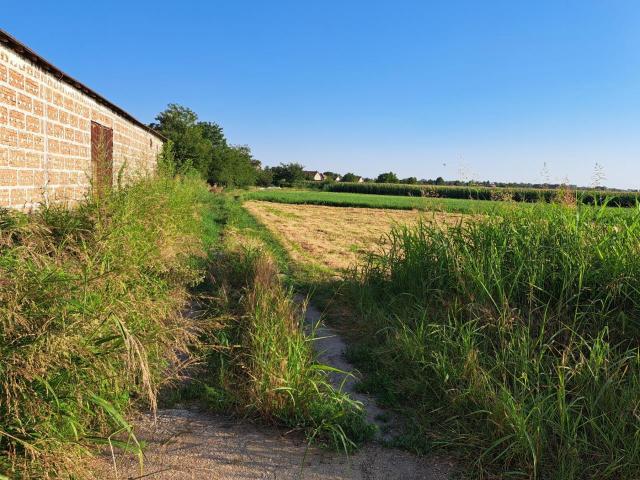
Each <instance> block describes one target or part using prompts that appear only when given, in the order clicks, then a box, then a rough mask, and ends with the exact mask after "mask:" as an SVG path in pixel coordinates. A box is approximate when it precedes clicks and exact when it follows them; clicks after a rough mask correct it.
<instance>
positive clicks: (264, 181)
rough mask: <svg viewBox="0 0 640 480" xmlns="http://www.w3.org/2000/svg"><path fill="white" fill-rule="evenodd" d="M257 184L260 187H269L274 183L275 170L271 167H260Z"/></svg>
mask: <svg viewBox="0 0 640 480" xmlns="http://www.w3.org/2000/svg"><path fill="white" fill-rule="evenodd" d="M256 185H258V186H259V187H268V186H269V185H273V171H272V170H271V169H270V168H269V167H265V168H261V169H258V178H257V179H256Z"/></svg>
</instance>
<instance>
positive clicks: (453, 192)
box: [323, 182, 638, 208]
mask: <svg viewBox="0 0 640 480" xmlns="http://www.w3.org/2000/svg"><path fill="white" fill-rule="evenodd" d="M323 188H324V190H327V191H330V192H349V193H369V194H375V195H400V196H402V195H406V196H410V197H437V198H459V199H463V200H465V199H474V200H491V201H493V200H506V199H508V200H511V201H515V202H528V203H538V202H547V203H550V202H553V201H554V200H555V199H557V198H558V197H564V196H565V195H567V194H571V195H573V196H574V198H575V199H576V201H577V202H578V203H582V204H585V205H594V204H597V205H602V204H604V203H605V202H608V204H609V205H610V206H616V207H623V208H624V207H635V206H636V205H637V203H638V192H622V191H611V190H572V191H569V190H565V189H553V188H505V187H483V186H446V185H407V184H399V183H349V182H340V183H336V182H334V183H328V184H326V185H324V186H323Z"/></svg>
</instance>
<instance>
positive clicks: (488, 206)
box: [243, 189, 526, 214]
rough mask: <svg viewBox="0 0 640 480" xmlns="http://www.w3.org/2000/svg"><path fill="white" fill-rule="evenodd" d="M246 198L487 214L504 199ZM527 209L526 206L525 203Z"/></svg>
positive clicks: (279, 194) (295, 194) (257, 194)
mask: <svg viewBox="0 0 640 480" xmlns="http://www.w3.org/2000/svg"><path fill="white" fill-rule="evenodd" d="M243 198H245V199H247V200H262V201H267V202H276V203H291V204H302V205H324V206H335V207H359V208H378V209H381V208H382V209H393V210H423V211H440V212H450V213H476V214H477V213H487V212H493V211H495V210H496V209H497V208H500V207H503V206H504V205H505V204H508V203H507V202H495V201H488V200H462V199H455V198H422V197H401V196H391V195H370V194H365V193H337V192H319V191H312V190H285V189H282V190H280V189H278V190H276V189H273V190H259V191H254V192H250V193H245V194H244V195H243ZM524 207H525V208H526V206H524Z"/></svg>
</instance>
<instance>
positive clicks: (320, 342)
mask: <svg viewBox="0 0 640 480" xmlns="http://www.w3.org/2000/svg"><path fill="white" fill-rule="evenodd" d="M304 300H305V299H304V297H302V296H301V295H297V296H296V301H297V302H298V303H302V302H304ZM305 324H306V328H307V330H311V329H315V335H316V340H315V342H314V348H315V350H316V352H317V355H318V356H317V359H318V362H319V363H322V364H325V365H329V366H331V367H334V368H337V369H338V370H341V371H342V372H345V373H338V372H331V373H329V380H330V381H331V384H332V385H333V388H335V389H336V390H340V389H342V390H343V391H344V392H347V393H348V394H349V396H350V397H351V398H353V399H354V400H357V401H358V402H360V403H362V406H363V408H364V410H365V411H366V414H367V421H368V422H369V423H372V424H374V425H376V426H377V427H378V431H377V433H376V440H383V441H390V440H393V438H394V437H395V436H396V435H397V434H398V431H399V426H398V424H397V423H398V420H397V419H396V418H395V417H394V416H393V415H392V414H391V413H390V412H388V411H386V410H383V409H382V408H380V407H378V405H377V403H376V400H375V398H373V397H372V396H371V395H368V394H365V393H359V392H357V391H356V385H357V384H358V382H359V381H360V374H359V372H358V371H357V370H356V368H355V367H354V366H353V365H351V364H350V363H349V362H348V361H347V359H346V358H345V352H346V350H347V345H346V344H345V342H344V340H343V339H342V337H340V335H338V334H337V333H336V332H335V331H334V330H333V329H332V328H331V327H329V326H327V325H326V324H324V323H323V322H322V314H321V313H320V311H319V310H318V309H317V308H315V307H314V306H313V305H310V304H309V305H307V309H306V314H305Z"/></svg>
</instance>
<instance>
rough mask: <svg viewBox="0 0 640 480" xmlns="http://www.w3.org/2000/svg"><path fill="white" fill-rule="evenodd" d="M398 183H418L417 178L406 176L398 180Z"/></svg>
mask: <svg viewBox="0 0 640 480" xmlns="http://www.w3.org/2000/svg"><path fill="white" fill-rule="evenodd" d="M400 183H407V184H409V185H414V184H416V183H418V179H417V178H416V177H407V178H403V179H402V180H400Z"/></svg>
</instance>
